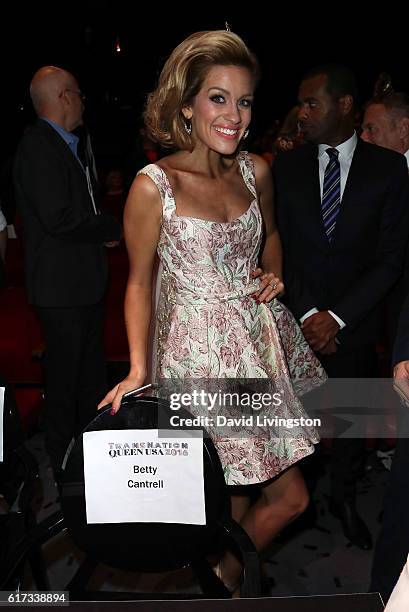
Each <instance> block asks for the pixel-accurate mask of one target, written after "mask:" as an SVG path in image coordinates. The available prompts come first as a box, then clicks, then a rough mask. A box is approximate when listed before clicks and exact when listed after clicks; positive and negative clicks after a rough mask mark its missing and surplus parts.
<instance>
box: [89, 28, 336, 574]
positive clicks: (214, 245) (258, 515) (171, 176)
mask: <svg viewBox="0 0 409 612" xmlns="http://www.w3.org/2000/svg"><path fill="white" fill-rule="evenodd" d="M257 76H258V66H257V61H256V59H255V58H254V56H253V55H252V53H251V52H250V51H249V50H248V49H247V47H246V45H245V44H244V43H243V41H242V40H241V39H240V38H239V37H238V36H237V35H235V34H233V33H231V32H226V31H213V32H198V33H196V34H193V35H191V36H190V37H188V38H187V39H186V40H185V41H183V42H182V43H181V44H180V45H179V46H178V47H177V48H176V49H175V50H174V51H173V53H172V54H171V56H170V57H169V59H168V60H167V62H166V64H165V66H164V68H163V70H162V73H161V75H160V79H159V84H158V87H157V89H156V90H155V91H154V92H153V93H152V94H151V95H150V97H149V99H148V103H147V109H146V112H145V123H146V126H147V130H148V132H149V134H150V137H151V138H153V139H154V140H156V141H157V142H159V143H160V144H161V145H162V146H168V147H172V148H174V149H175V148H176V149H177V152H176V153H172V154H171V155H169V156H167V157H164V158H163V159H161V160H160V161H159V163H158V164H150V165H148V166H146V167H145V168H144V169H143V170H141V172H140V173H139V175H138V176H137V177H136V179H135V181H134V183H133V185H132V188H131V191H130V194H129V197H128V200H127V203H126V207H125V217H124V228H125V238H126V243H127V248H128V253H129V259H130V274H129V280H128V286H127V292H126V298H125V319H126V325H127V332H128V340H129V347H130V363H131V367H130V372H129V375H128V376H127V378H126V379H125V380H124V381H122V382H121V383H120V384H118V385H116V386H115V388H114V389H112V390H111V391H110V392H109V393H108V395H107V396H106V397H105V398H104V400H103V401H102V402H101V404H100V406H103V405H106V404H107V403H108V402H112V410H113V412H115V411H117V410H118V408H119V406H120V402H121V398H122V396H123V394H124V393H126V392H127V391H129V390H132V389H135V388H137V387H139V386H141V385H142V384H143V382H144V381H145V379H146V378H147V373H148V368H149V365H148V361H149V357H148V354H149V350H148V344H149V327H150V321H151V311H152V308H151V306H152V303H151V295H152V285H153V283H154V280H153V279H154V268H155V258H156V255H158V256H159V260H160V266H159V268H160V269H159V281H158V290H157V294H158V300H157V306H156V312H155V326H156V333H155V338H156V340H155V351H154V357H155V370H156V375H157V377H158V378H173V379H175V378H176V379H219V380H221V379H223V380H226V379H232V378H240V379H265V380H266V381H271V385H272V386H273V387H274V388H277V381H279V385H278V387H279V388H280V397H281V400H282V401H281V403H280V406H279V407H276V408H274V410H272V412H271V413H270V414H274V415H275V416H277V415H278V416H283V417H287V418H288V417H294V418H300V417H302V416H305V413H304V411H303V408H302V406H301V403H300V401H299V399H298V397H297V394H296V392H295V387H296V385H297V384H301V385H302V384H303V383H306V385H305V386H306V387H308V386H313V385H314V384H315V383H316V382H317V381H322V379H323V377H324V373H323V371H322V368H321V366H320V364H319V362H318V361H317V360H316V358H315V356H314V354H313V353H312V352H311V350H310V349H309V348H308V345H307V344H306V342H305V340H304V339H303V336H302V334H301V332H300V330H299V328H298V326H297V325H296V323H295V321H294V319H293V317H292V315H291V314H290V313H289V312H288V311H287V310H286V309H285V307H284V306H282V305H281V303H280V302H279V300H278V299H277V296H278V295H279V294H280V293H281V292H282V291H283V289H284V287H283V283H282V282H281V280H280V275H281V244H280V239H279V235H278V232H277V228H276V225H275V221H274V208H273V185H272V178H271V173H270V168H269V166H268V164H267V163H266V162H265V161H264V160H263V159H262V158H260V157H258V156H256V155H250V154H248V153H245V152H239V149H240V144H241V142H242V140H243V139H244V138H245V137H246V135H247V132H248V127H249V124H250V120H251V112H252V111H251V108H252V103H253V94H254V89H255V85H256V81H257ZM239 429H240V428H239ZM210 434H211V436H212V438H213V441H214V443H215V445H216V448H217V450H218V453H219V456H220V459H221V463H222V466H223V469H224V473H225V477H226V482H227V484H229V485H232V489H231V492H232V512H233V516H234V518H235V519H236V520H237V521H239V522H240V524H241V525H242V526H243V528H244V529H245V530H246V531H247V533H248V534H249V535H250V537H251V538H252V540H253V542H254V543H255V545H256V546H257V548H258V549H259V550H261V549H263V548H264V547H265V546H267V545H268V543H269V542H270V541H271V539H272V538H273V536H274V535H276V534H277V533H278V532H279V531H280V530H281V529H282V528H283V527H284V526H285V525H286V524H288V523H289V522H290V521H291V520H293V519H294V518H295V517H297V516H298V515H299V514H300V513H301V512H303V510H304V509H305V507H306V506H307V504H308V494H307V490H306V487H305V484H304V480H303V478H302V475H301V473H300V471H299V469H298V468H297V466H296V463H297V462H298V461H299V460H300V459H302V458H303V457H305V456H306V455H308V454H310V453H312V452H313V450H314V444H315V443H317V442H318V436H317V433H316V431H315V430H314V429H313V428H309V427H305V428H303V429H298V430H297V432H296V435H294V436H288V435H287V436H285V435H279V434H278V431H277V427H272V426H269V425H263V424H262V425H260V426H257V427H256V428H254V429H253V430H252V431H246V432H245V435H237V436H234V435H232V434H230V435H228V434H226V432H225V431H218V430H217V428H214V429H211V428H210ZM251 484H257V485H258V486H259V488H260V495H259V498H258V500H257V501H256V503H254V504H252V505H250V503H249V496H248V495H247V490H248V489H247V490H246V488H244V489H243V487H242V486H240V487H237V486H236V485H251ZM222 565H223V567H222V570H223V579H224V580H225V582H226V583H227V584H234V583H235V581H236V580H237V576H238V573H239V571H240V568H239V567H238V564H237V562H236V561H235V560H234V559H233V557H231V556H229V555H227V556H226V557H224V558H223V560H222Z"/></svg>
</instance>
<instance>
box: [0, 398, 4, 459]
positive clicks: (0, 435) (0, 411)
mask: <svg viewBox="0 0 409 612" xmlns="http://www.w3.org/2000/svg"><path fill="white" fill-rule="evenodd" d="M4 390H5V387H0V462H2V461H3V459H4V457H3V452H4V451H3V448H4Z"/></svg>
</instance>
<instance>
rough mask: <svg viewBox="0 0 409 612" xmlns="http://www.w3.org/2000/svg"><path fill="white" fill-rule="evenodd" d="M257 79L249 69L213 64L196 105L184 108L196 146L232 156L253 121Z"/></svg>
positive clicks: (194, 102) (198, 95)
mask: <svg viewBox="0 0 409 612" xmlns="http://www.w3.org/2000/svg"><path fill="white" fill-rule="evenodd" d="M253 92H254V79H253V77H252V75H251V73H250V71H249V70H248V69H247V68H243V67H240V66H213V68H211V69H210V70H209V72H208V74H207V76H206V78H205V80H204V81H203V85H202V88H201V90H200V91H199V93H198V94H197V96H195V98H194V100H193V104H192V105H191V106H188V107H186V108H184V109H183V114H184V116H185V117H186V118H187V119H190V120H191V123H192V139H193V143H194V146H195V148H196V147H197V146H200V145H205V146H206V147H208V148H209V149H212V150H213V151H216V152H217V153H220V154H221V155H232V154H233V153H234V152H235V150H236V149H237V147H238V144H239V142H240V140H241V139H242V137H243V134H244V132H245V130H246V129H247V127H248V125H249V123H250V121H251V106H252V103H253Z"/></svg>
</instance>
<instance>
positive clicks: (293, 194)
mask: <svg viewBox="0 0 409 612" xmlns="http://www.w3.org/2000/svg"><path fill="white" fill-rule="evenodd" d="M273 172H274V178H275V187H276V202H277V214H278V224H279V230H280V234H281V239H282V243H283V251H284V280H285V284H286V294H287V300H288V304H289V306H290V308H291V309H292V310H293V312H294V314H295V315H296V317H297V318H300V317H302V315H304V314H305V313H306V312H308V311H309V310H310V309H311V308H313V307H314V306H315V307H317V308H318V310H328V309H329V310H332V311H333V312H334V313H335V314H336V315H338V316H339V317H340V318H341V319H342V320H343V321H344V322H345V323H346V327H345V328H344V329H343V330H342V331H340V332H339V333H338V338H339V340H340V343H341V344H340V347H339V350H341V351H343V350H351V349H353V348H354V347H357V346H364V345H370V344H373V343H374V342H375V339H376V324H377V312H378V306H379V304H380V302H381V300H382V298H384V297H385V296H386V295H387V293H388V292H389V291H390V289H391V287H392V286H393V285H394V283H396V281H397V279H398V278H399V276H400V275H401V273H402V267H403V260H404V252H405V247H406V242H407V236H408V227H409V225H408V224H409V217H408V215H409V179H408V172H407V167H406V160H405V158H404V157H403V155H400V154H399V153H395V152H394V151H390V150H387V149H384V148H382V147H378V146H375V145H371V144H368V143H366V142H364V141H362V140H360V139H359V140H358V143H357V146H356V149H355V151H354V155H353V159H352V163H351V167H350V170H349V174H348V179H347V182H346V185H345V189H344V193H343V197H342V202H341V210H340V212H339V215H338V218H337V224H336V229H335V236H334V238H333V240H332V241H331V242H329V241H328V239H327V237H326V234H325V231H324V226H323V222H322V216H321V196H320V185H319V167H318V147H317V146H316V145H312V144H306V145H303V146H301V147H299V148H298V149H296V150H294V151H292V152H289V153H285V154H283V155H282V156H280V157H278V158H277V159H276V160H275V162H274V164H273Z"/></svg>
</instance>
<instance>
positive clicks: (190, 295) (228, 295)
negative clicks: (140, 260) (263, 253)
mask: <svg viewBox="0 0 409 612" xmlns="http://www.w3.org/2000/svg"><path fill="white" fill-rule="evenodd" d="M259 287H260V281H259V279H254V281H253V282H251V283H249V284H248V285H244V286H243V287H240V288H239V289H233V290H231V291H226V292H225V293H221V294H220V293H218V294H216V293H213V294H212V293H210V292H209V293H206V294H205V293H203V294H202V293H194V292H193V291H192V292H190V291H187V290H183V291H182V292H178V291H177V290H175V291H171V292H170V295H169V300H170V301H171V302H173V303H174V304H178V305H181V306H187V305H191V306H200V305H206V304H219V303H220V302H231V301H234V300H241V299H243V298H244V297H247V296H248V295H252V294H253V293H255V292H256V291H258V290H259ZM172 294H173V295H172Z"/></svg>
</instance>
